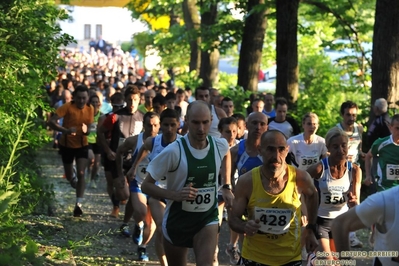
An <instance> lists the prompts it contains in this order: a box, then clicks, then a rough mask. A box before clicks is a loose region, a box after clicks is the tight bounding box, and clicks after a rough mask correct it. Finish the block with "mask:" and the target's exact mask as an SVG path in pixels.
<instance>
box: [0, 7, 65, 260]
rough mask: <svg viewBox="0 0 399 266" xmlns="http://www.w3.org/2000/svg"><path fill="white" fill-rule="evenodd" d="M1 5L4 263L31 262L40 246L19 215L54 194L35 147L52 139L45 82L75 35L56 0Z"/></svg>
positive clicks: (0, 230)
mask: <svg viewBox="0 0 399 266" xmlns="http://www.w3.org/2000/svg"><path fill="white" fill-rule="evenodd" d="M0 11H1V12H0V50H1V53H0V63H1V67H0V77H1V79H0V132H1V136H0V145H1V147H2V149H0V210H1V211H0V250H1V252H0V253H1V254H0V265H27V262H28V261H29V262H30V263H32V260H33V258H34V256H35V255H34V254H35V253H36V252H37V247H36V248H35V245H34V244H33V243H32V242H31V241H30V239H29V237H28V236H27V234H26V229H25V228H24V226H23V224H21V223H19V222H18V218H19V217H20V216H21V215H25V214H28V213H31V212H32V211H33V210H34V209H35V208H36V207H37V206H38V204H39V202H42V200H43V199H44V198H45V197H46V198H47V200H50V199H51V192H50V191H49V188H48V187H47V188H46V187H44V186H43V183H42V181H41V179H40V178H39V174H40V168H39V166H38V165H37V164H35V161H34V158H35V156H36V154H35V153H34V152H33V151H34V150H35V149H37V148H39V147H41V146H42V145H43V143H45V142H46V141H47V140H48V137H47V136H46V132H45V129H44V128H43V125H44V122H43V117H42V113H43V110H48V109H49V108H48V105H47V102H46V101H47V95H46V92H45V90H44V89H43V85H44V84H45V83H46V82H48V81H50V80H51V79H53V78H54V77H55V76H56V66H61V65H62V64H61V62H62V61H61V60H60V59H59V58H58V48H59V47H60V46H65V45H67V44H68V43H69V42H71V41H72V38H71V37H70V36H68V35H65V34H61V29H60V27H59V25H58V21H60V20H64V19H67V18H68V16H67V14H66V12H65V11H64V10H62V9H58V8H57V7H56V6H55V5H54V3H53V2H51V1H48V0H18V1H9V2H8V3H7V4H4V3H2V4H0ZM6 232H7V233H6ZM25 245H26V246H25ZM21 247H24V250H23V249H22V248H21Z"/></svg>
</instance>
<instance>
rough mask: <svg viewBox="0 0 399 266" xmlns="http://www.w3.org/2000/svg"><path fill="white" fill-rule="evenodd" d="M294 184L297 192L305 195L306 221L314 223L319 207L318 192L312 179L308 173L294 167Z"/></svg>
mask: <svg viewBox="0 0 399 266" xmlns="http://www.w3.org/2000/svg"><path fill="white" fill-rule="evenodd" d="M296 180H297V182H296V184H297V188H298V192H300V193H302V195H304V196H305V200H304V202H305V204H306V207H307V208H306V210H307V214H308V222H309V223H310V224H316V220H317V210H318V208H319V194H318V193H317V189H316V187H315V186H314V183H313V179H312V177H311V176H310V175H309V173H307V172H305V171H302V170H299V169H296Z"/></svg>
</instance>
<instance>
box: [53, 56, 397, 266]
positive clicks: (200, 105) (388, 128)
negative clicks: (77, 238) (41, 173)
mask: <svg viewBox="0 0 399 266" xmlns="http://www.w3.org/2000/svg"><path fill="white" fill-rule="evenodd" d="M61 56H62V58H63V59H64V60H65V62H66V68H64V69H60V74H59V76H58V79H57V80H55V81H52V82H51V83H49V85H48V87H47V89H48V94H49V98H50V99H51V100H50V102H51V106H52V107H54V113H53V114H52V115H51V116H49V122H48V124H49V126H50V128H51V129H53V130H54V135H53V136H54V145H53V146H54V148H58V149H59V153H60V155H61V158H62V162H63V165H64V176H65V178H66V179H67V180H68V181H69V182H70V184H71V186H72V187H73V188H76V202H75V207H74V211H73V216H75V217H80V216H82V215H84V192H85V189H86V187H88V186H90V187H91V188H93V189H96V188H97V183H98V182H102V181H101V180H99V171H100V169H101V166H102V167H103V168H104V173H105V177H106V184H107V186H106V187H107V193H108V195H109V198H110V215H111V216H113V217H115V218H119V210H120V205H121V204H126V208H125V213H124V217H123V221H122V222H121V226H120V232H121V234H122V235H124V236H126V237H132V238H133V242H134V244H135V245H137V251H138V258H137V259H138V260H140V261H148V260H149V258H148V254H147V251H146V247H147V244H148V243H149V242H150V241H151V239H152V237H153V235H155V238H156V239H155V248H156V254H157V256H158V259H159V261H160V263H161V265H171V266H175V265H186V263H187V251H188V249H189V248H193V249H194V253H195V257H196V264H197V265H218V253H219V252H220V250H222V251H223V252H225V253H226V254H227V255H228V256H229V258H230V263H231V264H234V265H254V266H255V265H256V266H258V265H259V266H261V265H302V263H303V261H308V265H313V264H314V263H316V261H317V260H321V259H325V260H338V259H342V258H339V257H338V256H336V255H334V254H336V253H333V252H335V251H347V250H349V249H350V247H362V246H363V243H362V242H361V241H359V239H358V238H357V236H356V233H355V231H356V230H358V229H360V228H364V227H369V228H371V230H372V232H373V234H372V236H371V238H370V241H371V242H372V243H373V244H374V248H375V250H379V251H396V253H392V254H393V255H392V256H391V257H384V256H381V257H377V258H376V259H375V263H377V264H375V265H396V263H397V262H398V261H399V260H398V258H397V256H398V255H397V252H398V251H399V241H398V240H397V237H395V236H397V234H395V233H394V232H397V231H398V230H399V229H397V228H399V227H397V226H395V224H396V225H397V224H398V222H399V215H395V213H396V212H398V214H399V207H398V206H399V202H398V198H397V197H395V194H397V193H398V192H399V191H398V188H399V186H398V187H396V185H397V184H398V180H399V161H398V159H397V158H398V155H399V146H398V145H399V115H395V116H393V117H392V118H390V117H389V115H388V112H387V111H388V110H387V108H388V104H387V101H386V100H385V99H382V98H381V99H378V100H376V102H375V105H374V107H373V108H374V109H373V110H374V113H375V115H376V116H375V120H374V121H372V123H370V126H369V127H368V131H367V134H363V127H362V125H361V124H359V123H357V122H356V116H357V112H358V106H357V105H356V103H355V102H352V101H346V102H343V103H342V105H341V107H340V115H341V117H342V120H341V121H340V122H339V123H338V124H337V125H336V126H334V127H333V128H331V129H330V130H329V131H328V133H327V134H326V136H325V137H322V136H318V135H317V134H316V133H317V130H318V127H319V118H318V116H317V114H315V113H313V112H308V113H306V114H304V115H303V118H302V121H296V120H295V119H293V118H292V117H290V116H289V115H288V114H287V110H288V103H287V101H286V99H284V98H276V99H275V98H274V95H273V94H271V93H267V94H259V95H254V97H253V98H252V99H251V103H250V105H249V106H248V108H247V114H246V116H244V115H243V114H240V113H235V112H234V102H233V100H232V99H230V98H228V97H224V96H223V95H221V94H220V92H219V91H218V90H217V89H214V88H208V87H198V88H195V89H194V93H193V95H192V92H191V89H190V88H186V89H179V88H177V87H175V86H173V82H171V81H169V82H164V81H162V80H159V82H158V83H156V82H155V79H154V78H153V77H151V76H150V75H148V74H146V73H144V72H140V73H139V70H138V65H137V62H136V60H135V58H134V57H132V56H131V55H130V54H129V53H123V52H122V51H121V50H118V49H114V50H112V51H110V52H109V54H108V55H105V54H104V53H102V52H101V51H98V52H96V51H95V50H94V49H91V51H90V52H84V51H83V52H79V51H74V52H69V53H66V52H64V53H62V55H61ZM309 111H310V110H309ZM298 122H300V123H298ZM363 135H366V136H367V139H366V140H365V141H367V143H369V145H368V146H369V147H367V150H364V151H363V150H362V147H363V146H364V145H362V141H363V139H362V136H363ZM362 161H364V164H363V163H362V164H361V162H362ZM360 165H364V169H363V172H365V180H364V181H363V182H362V169H361V167H360ZM85 178H86V180H87V181H86V180H85ZM361 186H369V187H370V188H373V189H370V190H375V191H376V192H378V193H376V194H375V195H372V196H370V197H368V198H367V199H366V200H365V201H364V202H363V203H360V191H361ZM395 203H397V204H395ZM132 218H133V219H132ZM223 220H227V221H228V224H229V226H230V229H231V230H230V241H229V243H221V242H220V241H219V228H220V226H221V223H222V221H223ZM131 228H132V230H131ZM317 251H324V253H319V254H324V255H323V256H316V255H315V254H316V253H315V252H317ZM395 254H396V256H394V255H395ZM378 263H380V264H378Z"/></svg>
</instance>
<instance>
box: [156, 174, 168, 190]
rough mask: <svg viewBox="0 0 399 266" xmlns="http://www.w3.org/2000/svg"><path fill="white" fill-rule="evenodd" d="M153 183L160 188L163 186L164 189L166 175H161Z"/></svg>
mask: <svg viewBox="0 0 399 266" xmlns="http://www.w3.org/2000/svg"><path fill="white" fill-rule="evenodd" d="M155 184H156V185H157V186H158V187H160V188H164V189H166V176H164V177H162V178H161V179H159V180H158V181H157V182H155Z"/></svg>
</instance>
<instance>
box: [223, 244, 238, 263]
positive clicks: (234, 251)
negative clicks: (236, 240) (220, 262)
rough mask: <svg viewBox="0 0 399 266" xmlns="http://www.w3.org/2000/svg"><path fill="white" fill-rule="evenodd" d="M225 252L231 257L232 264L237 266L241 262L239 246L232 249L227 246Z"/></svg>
mask: <svg viewBox="0 0 399 266" xmlns="http://www.w3.org/2000/svg"><path fill="white" fill-rule="evenodd" d="M225 252H226V255H227V256H229V260H230V264H233V265H237V263H238V261H239V260H240V250H239V249H238V246H236V247H232V246H230V245H227V247H226V250H225Z"/></svg>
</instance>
